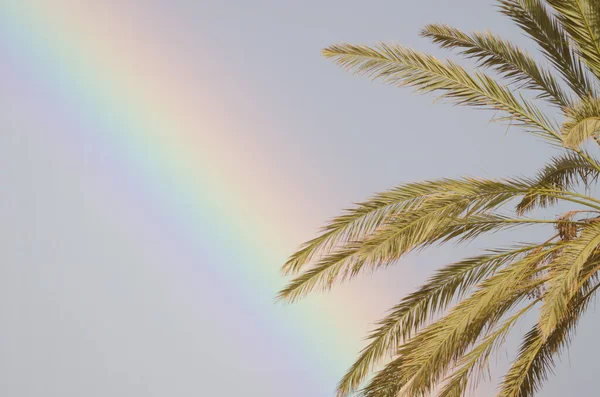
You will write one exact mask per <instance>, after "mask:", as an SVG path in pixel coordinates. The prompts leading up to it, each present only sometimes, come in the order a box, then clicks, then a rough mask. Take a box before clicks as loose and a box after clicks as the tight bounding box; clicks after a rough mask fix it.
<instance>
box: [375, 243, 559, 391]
mask: <svg viewBox="0 0 600 397" xmlns="http://www.w3.org/2000/svg"><path fill="white" fill-rule="evenodd" d="M559 248H560V245H553V246H548V247H545V248H544V249H542V250H539V251H536V252H533V253H531V254H530V255H528V256H526V257H524V258H522V259H520V260H518V261H516V262H514V263H512V264H510V265H509V266H508V267H507V268H505V269H503V270H502V271H500V272H498V273H497V274H496V275H494V276H492V277H490V278H489V279H487V280H486V281H484V282H483V283H482V284H481V287H480V288H479V290H477V291H475V292H474V293H473V294H472V295H471V296H469V297H468V298H466V299H465V300H463V301H461V302H460V303H459V304H458V305H457V306H456V307H455V308H454V309H452V311H451V312H450V313H449V314H448V315H446V316H445V317H443V318H441V319H440V320H437V321H436V322H434V323H432V324H431V325H429V326H428V327H426V328H425V329H423V330H422V331H421V332H419V333H418V334H417V335H416V336H415V337H413V338H412V339H411V340H409V341H408V342H406V343H405V344H404V345H402V346H401V347H400V349H399V351H398V356H399V357H401V360H402V365H401V368H400V373H401V381H400V382H399V383H400V384H402V389H401V393H400V394H402V395H407V396H421V395H426V394H427V393H429V392H430V391H431V388H432V387H433V386H434V385H435V384H436V383H437V382H438V381H439V380H440V378H441V377H442V376H443V374H444V373H445V372H446V371H447V370H448V369H449V368H450V366H451V365H452V363H453V362H454V361H455V360H457V359H459V358H460V357H461V356H462V355H463V354H464V352H466V351H467V350H468V348H469V347H470V346H471V345H472V344H473V343H475V342H476V341H477V339H478V338H479V336H480V335H481V333H482V332H483V331H484V330H485V328H486V327H488V328H489V327H493V326H494V325H495V324H496V323H497V322H498V321H499V320H500V319H501V318H502V316H503V315H504V314H505V313H506V312H507V311H508V310H510V309H511V308H512V307H514V306H515V305H516V304H518V302H519V301H520V300H521V299H523V298H524V297H526V296H527V295H528V294H529V293H531V291H532V290H533V289H535V288H537V286H538V285H539V283H540V282H539V281H537V280H532V279H531V277H532V276H533V275H535V274H536V273H538V272H539V271H540V268H539V265H540V264H542V263H544V262H545V261H547V260H548V259H549V258H550V257H551V255H552V254H553V253H554V252H556V251H557V250H558V249H559ZM530 280H531V281H530ZM393 363H394V361H392V363H391V364H390V365H391V367H390V365H388V367H389V368H388V367H386V368H385V369H384V370H383V372H384V373H385V372H386V371H390V368H394V364H393ZM394 370H395V369H394ZM386 376H387V377H388V378H389V379H392V380H393V377H392V376H391V374H390V375H386ZM375 379H377V377H376V378H374V379H373V381H372V382H371V383H370V384H369V386H367V389H370V388H371V387H373V386H376V387H381V385H379V386H377V385H374V382H375ZM394 381H397V380H394Z"/></svg>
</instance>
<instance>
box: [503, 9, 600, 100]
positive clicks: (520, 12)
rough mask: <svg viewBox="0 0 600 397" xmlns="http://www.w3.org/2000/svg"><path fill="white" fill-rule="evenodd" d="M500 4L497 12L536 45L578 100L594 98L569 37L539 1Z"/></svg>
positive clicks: (584, 69) (585, 73)
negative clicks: (504, 16) (511, 21)
mask: <svg viewBox="0 0 600 397" xmlns="http://www.w3.org/2000/svg"><path fill="white" fill-rule="evenodd" d="M499 3H500V11H501V12H502V13H503V14H504V15H506V16H508V17H509V18H511V19H512V20H513V21H514V22H515V23H516V24H517V25H518V26H519V27H520V28H521V29H522V30H523V31H524V32H525V33H526V34H527V35H528V36H529V37H531V38H532V39H533V40H534V41H535V42H536V43H537V44H538V45H539V47H540V48H541V49H542V52H543V53H544V55H545V56H546V58H547V59H548V60H549V61H550V62H551V63H552V64H553V65H554V67H555V68H556V70H557V71H558V72H559V73H560V74H562V76H563V77H564V79H565V81H566V83H567V84H568V85H569V87H570V88H571V89H572V90H573V91H574V92H575V93H576V94H577V95H578V96H579V97H581V98H586V97H589V96H591V95H593V93H594V89H593V85H592V83H591V82H590V80H589V78H588V76H587V72H586V68H585V67H584V66H583V65H582V63H581V60H580V59H579V56H578V55H577V54H576V53H574V52H573V50H572V49H571V44H570V41H569V37H568V36H567V34H566V33H565V32H564V30H563V29H562V27H561V26H560V23H559V22H558V21H557V20H556V18H554V17H553V16H552V15H551V14H550V13H549V12H548V10H547V8H546V6H545V5H544V4H543V2H542V1H541V0H500V1H499Z"/></svg>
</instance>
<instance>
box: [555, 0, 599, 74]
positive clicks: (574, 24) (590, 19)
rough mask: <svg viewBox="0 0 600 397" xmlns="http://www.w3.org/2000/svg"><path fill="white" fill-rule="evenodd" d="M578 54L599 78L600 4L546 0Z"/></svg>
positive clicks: (575, 0) (582, 1) (588, 0)
mask: <svg viewBox="0 0 600 397" xmlns="http://www.w3.org/2000/svg"><path fill="white" fill-rule="evenodd" d="M547 1H548V4H550V6H551V7H552V8H553V9H554V10H555V11H556V14H557V18H558V19H559V21H560V22H561V25H562V26H563V28H564V29H565V30H566V31H567V33H568V34H569V36H570V37H571V39H573V43H574V44H575V47H576V48H577V50H578V52H579V55H580V56H581V58H582V59H583V60H584V61H585V63H586V64H587V65H588V67H589V68H590V70H591V71H592V73H594V75H596V77H598V78H600V4H599V3H598V2H597V1H596V0H547Z"/></svg>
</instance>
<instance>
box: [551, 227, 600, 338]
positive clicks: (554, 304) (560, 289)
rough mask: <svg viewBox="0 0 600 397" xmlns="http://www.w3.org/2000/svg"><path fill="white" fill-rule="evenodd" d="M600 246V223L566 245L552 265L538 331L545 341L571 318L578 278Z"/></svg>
mask: <svg viewBox="0 0 600 397" xmlns="http://www.w3.org/2000/svg"><path fill="white" fill-rule="evenodd" d="M599 245H600V222H590V223H587V224H585V225H584V226H583V227H582V230H581V232H580V235H579V236H578V237H577V238H575V239H572V240H570V241H569V242H568V244H566V245H565V247H564V248H563V249H562V250H561V252H560V253H559V254H558V255H557V256H556V258H555V259H554V260H553V261H552V263H551V266H550V281H549V283H548V291H547V292H546V294H545V296H544V300H543V302H544V303H543V305H542V310H541V313H540V323H539V328H540V331H541V332H542V335H543V336H544V337H547V336H548V335H550V334H551V333H552V331H553V330H554V329H555V328H556V326H557V325H558V324H559V323H560V322H561V321H562V320H563V319H564V318H566V317H568V315H569V308H570V307H569V304H570V302H571V300H572V298H573V297H574V296H575V294H576V293H577V291H578V290H579V277H580V273H581V272H582V270H583V268H584V266H585V264H586V263H587V261H588V259H589V258H590V256H591V255H592V254H594V253H595V252H597V250H598V246H599Z"/></svg>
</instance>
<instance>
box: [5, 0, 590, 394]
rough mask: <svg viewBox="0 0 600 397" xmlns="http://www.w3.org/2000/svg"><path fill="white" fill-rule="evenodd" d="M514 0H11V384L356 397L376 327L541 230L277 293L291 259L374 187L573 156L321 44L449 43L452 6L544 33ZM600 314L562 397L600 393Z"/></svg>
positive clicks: (459, 12) (523, 168)
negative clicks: (445, 280) (297, 295)
mask: <svg viewBox="0 0 600 397" xmlns="http://www.w3.org/2000/svg"><path fill="white" fill-rule="evenodd" d="M493 4H494V3H493V2H492V1H487V0H486V1H474V0H469V1H467V0H456V1H452V2H448V1H442V0H432V1H429V2H406V1H376V0H374V1H370V2H365V1H353V0H352V1H351V0H345V1H341V0H340V1H338V0H332V1H327V2H323V1H312V0H307V1H303V2H281V1H266V0H255V1H252V2H250V1H242V0H237V1H229V2H223V1H206V0H201V1H192V0H187V1H185V0H173V1H165V0H162V1H161V0H152V1H149V0H148V1H141V0H139V1H135V0H126V1H105V2H97V1H67V0H52V1H50V0H38V1H29V2H23V1H20V0H1V1H0V51H1V53H2V59H3V62H0V79H1V80H2V87H3V89H2V93H3V95H0V128H1V131H2V133H0V184H1V186H2V188H3V189H2V192H3V205H2V206H0V219H1V221H2V225H3V226H2V227H0V241H1V242H2V243H1V244H2V249H1V250H0V259H1V260H2V266H0V318H2V327H0V374H1V375H0V394H2V395H7V396H15V397H29V396H32V397H33V396H39V395H45V396H48V397H55V396H56V397H59V396H60V397H70V396H82V395H85V396H90V397H93V396H107V395H110V396H127V397H138V396H139V397H141V396H144V397H146V396H177V397H179V396H205V395H211V396H223V397H233V396H262V397H271V396H273V397H274V396H282V395H285V396H287V397H300V396H302V397H305V396H315V397H321V396H323V397H326V396H332V395H333V392H334V390H335V385H336V383H337V380H338V379H339V378H340V377H341V376H342V375H343V373H344V371H345V370H346V368H347V367H349V365H350V364H351V363H352V360H353V359H354V357H355V356H356V353H357V352H358V350H359V349H360V348H361V347H362V346H364V343H365V342H364V337H365V335H366V333H367V332H368V331H369V330H370V329H371V328H372V327H373V323H374V322H375V321H377V319H379V318H381V317H382V316H383V315H384V314H385V311H386V309H387V308H389V307H390V306H392V305H393V304H394V303H395V302H397V301H398V300H400V299H401V298H402V296H403V295H405V294H407V293H409V292H410V291H411V290H412V289H414V288H415V287H416V286H418V285H419V284H420V283H421V282H423V281H424V280H425V279H426V277H427V275H428V274H430V273H431V272H432V271H433V270H434V269H436V268H438V267H440V266H442V265H444V264H447V263H450V262H451V261H453V260H455V259H457V258H460V257H461V256H464V255H466V254H469V253H473V252H476V250H477V249H480V248H481V247H485V246H487V245H489V244H493V243H496V242H499V241H503V242H504V241H508V242H510V241H513V240H515V239H530V238H532V236H531V233H529V234H525V233H521V234H518V233H517V234H513V235H511V236H497V237H496V236H495V237H493V238H490V239H487V240H486V241H485V242H481V243H479V242H478V243H476V244H472V245H470V246H468V247H462V248H452V247H442V248H439V249H434V250H431V251H430V252H426V253H420V254H418V255H410V256H408V257H407V258H405V259H404V260H403V261H401V262H400V263H399V264H398V265H397V266H395V267H394V268H390V269H387V270H386V271H384V272H380V273H376V274H374V275H371V276H363V277H361V278H360V279H358V280H356V281H353V282H351V283H348V284H344V285H341V286H339V287H338V288H335V289H334V290H333V291H332V292H330V293H327V294H316V295H314V296H312V297H309V298H307V299H305V300H303V301H301V302H299V303H297V304H294V305H287V304H282V303H275V301H274V297H275V295H276V293H277V291H278V290H279V289H280V288H282V287H283V286H284V285H285V283H286V281H287V279H286V278H284V277H282V276H281V275H280V273H279V267H280V266H281V265H282V264H283V263H284V262H285V259H286V257H287V256H288V255H289V254H291V253H292V252H293V251H294V249H295V248H296V247H297V246H298V245H299V244H300V243H301V242H302V241H304V240H307V239H309V238H311V237H313V236H314V235H315V234H316V233H317V231H318V228H319V226H321V225H322V224H323V223H324V221H326V220H327V219H329V218H330V217H332V216H333V215H335V214H337V213H339V212H340V211H341V209H343V208H347V207H348V206H350V205H351V203H353V202H356V201H359V200H362V199H365V198H367V197H368V196H369V195H370V194H372V193H373V192H376V191H382V190H385V189H388V188H390V187H392V186H394V185H397V184H400V183H406V182H410V181H415V180H422V179H432V178H439V177H456V176H459V175H469V176H482V177H502V176H511V175H513V176H514V175H517V176H521V175H531V174H532V173H534V172H535V171H536V170H537V169H538V168H540V167H541V166H542V165H543V163H544V161H545V160H546V159H547V158H548V156H550V155H552V153H553V151H552V149H550V148H548V147H547V146H544V145H543V144H542V143H541V142H539V141H538V140H537V139H536V138H534V137H531V136H528V135H526V134H524V133H522V132H521V131H518V130H517V129H509V130H507V128H506V126H503V125H500V124H491V123H489V119H490V117H491V116H492V115H491V114H490V113H488V112H485V111H473V110H471V109H465V108H458V107H453V106H451V105H448V104H442V103H436V104H433V98H432V97H429V96H417V95H415V94H413V93H412V92H411V91H410V90H409V89H397V88H392V87H387V86H384V85H382V84H379V83H372V82H369V81H368V80H366V79H364V78H358V77H354V76H351V75H350V74H348V73H345V72H343V71H342V70H340V69H339V68H337V67H335V66H334V65H332V64H331V63H330V62H328V61H327V60H325V59H323V58H322V57H321V56H320V55H319V51H320V49H321V48H323V47H325V46H327V45H329V44H332V43H338V42H342V41H344V42H352V43H365V44H373V43H376V42H377V41H388V42H389V41H395V42H399V43H402V44H405V45H408V46H410V47H412V48H416V49H419V50H423V51H429V52H432V53H434V54H435V55H436V56H440V57H442V56H446V54H445V53H444V52H442V51H439V50H437V49H435V48H434V47H433V46H432V45H431V44H430V43H428V42H427V41H426V40H425V39H422V38H419V35H418V32H419V29H420V28H421V27H423V26H424V25H425V24H427V23H435V22H442V23H447V24H450V25H453V26H456V27H460V28H462V29H464V30H467V31H469V30H485V29H488V28H489V29H490V30H492V31H495V32H497V33H500V34H502V35H503V36H504V37H506V38H508V39H511V40H514V41H516V42H517V43H519V44H522V45H523V46H525V47H527V48H529V49H533V47H532V46H531V45H530V44H529V43H528V42H527V41H526V39H525V37H524V36H523V35H521V34H520V33H519V32H518V31H517V30H516V28H515V27H514V26H513V25H512V24H511V23H510V21H508V20H507V19H505V18H503V17H501V16H500V14H498V13H497V12H496V10H495V8H494V5H493ZM536 233H537V232H536ZM539 233H540V234H539V236H541V237H543V234H542V232H539ZM534 234H535V233H534ZM536 236H537V235H535V236H533V237H534V238H535V237H536ZM598 321H599V319H598V317H597V316H596V315H595V313H594V310H593V307H592V310H591V311H590V313H589V314H588V315H587V317H586V318H585V319H584V320H583V321H582V323H581V326H580V328H579V332H578V336H577V339H576V340H575V341H574V343H573V345H572V350H571V351H570V353H569V354H568V355H565V356H564V357H563V360H562V362H561V363H560V364H559V365H558V368H557V376H556V377H554V378H552V380H551V381H550V382H549V383H548V384H547V386H546V387H545V388H544V389H543V391H542V393H540V395H541V396H544V397H553V396H562V395H565V394H567V393H570V394H571V395H577V396H584V395H592V394H593V393H594V392H593V390H594V388H593V387H594V383H593V379H594V375H595V371H594V369H595V366H594V365H591V364H594V363H595V362H596V361H595V357H597V356H598V354H599V353H600V347H599V346H597V344H596V343H594V342H595V340H596V338H595V337H594V329H595V327H597V326H598ZM516 330H517V331H521V332H523V331H526V330H527V327H525V326H523V327H521V328H520V327H517V329H516ZM511 343H512V342H511ZM511 343H509V345H510V344H511ZM515 343H516V342H515ZM514 346H515V344H514V343H513V347H514ZM511 354H512V351H510V350H506V351H504V350H502V351H501V356H502V357H505V358H500V359H499V360H498V364H497V365H498V367H499V368H500V367H502V365H503V362H504V361H506V360H509V359H510V357H511V356H510V355H511ZM506 357H508V358H506ZM493 391H494V385H493V384H492V385H490V386H484V387H482V388H481V389H480V390H478V395H482V396H493Z"/></svg>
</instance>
